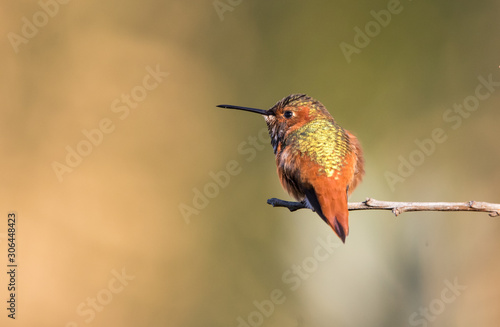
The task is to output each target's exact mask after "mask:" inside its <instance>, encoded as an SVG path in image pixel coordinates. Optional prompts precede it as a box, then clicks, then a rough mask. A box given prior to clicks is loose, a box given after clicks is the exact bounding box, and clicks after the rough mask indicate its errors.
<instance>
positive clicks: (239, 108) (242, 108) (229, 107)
mask: <svg viewBox="0 0 500 327" xmlns="http://www.w3.org/2000/svg"><path fill="white" fill-rule="evenodd" d="M217 107H219V108H225V109H236V110H243V111H250V112H255V113H257V114H261V115H264V116H272V115H274V113H273V112H272V111H270V110H262V109H255V108H248V107H240V106H232V105H230V104H220V105H218V106H217Z"/></svg>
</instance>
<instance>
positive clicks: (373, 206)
mask: <svg viewBox="0 0 500 327" xmlns="http://www.w3.org/2000/svg"><path fill="white" fill-rule="evenodd" d="M267 203H268V204H270V205H272V206H273V207H284V208H288V209H289V210H290V211H295V210H299V209H310V208H309V207H307V206H306V204H305V203H302V202H290V201H284V200H280V199H276V198H272V199H269V200H267ZM349 210H391V211H392V213H393V214H394V215H396V216H398V215H400V214H402V213H403V212H407V211H476V212H487V213H489V215H490V216H491V217H497V216H500V204H497V203H488V202H476V201H469V202H393V201H379V200H375V199H371V198H367V199H366V200H365V201H363V202H351V203H349Z"/></svg>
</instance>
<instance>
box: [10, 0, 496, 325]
mask: <svg viewBox="0 0 500 327" xmlns="http://www.w3.org/2000/svg"><path fill="white" fill-rule="evenodd" d="M381 10H384V11H383V12H381ZM389 10H392V11H393V13H392V14H391V18H390V21H389V20H388V18H387V16H383V13H384V12H389V13H391V11H389ZM372 11H374V13H375V15H374V14H373V13H371V12H372ZM394 12H398V13H394ZM499 14H500V4H499V3H498V2H496V1H484V2H474V3H473V2H469V1H454V2H449V1H439V2H437V3H435V2H429V1H423V0H419V1H407V0H403V1H401V3H399V4H398V3H397V2H395V1H394V0H393V1H389V2H387V1H356V2H349V1H330V2H326V1H312V2H311V1H309V2H304V1H287V2H286V3H285V2H273V1H267V2H265V1H248V0H242V1H238V0H232V1H230V0H220V1H216V2H213V1H189V2H187V1H142V2H138V1H135V2H133V1H107V2H98V1H70V2H68V3H64V1H62V0H61V2H55V0H54V1H49V0H42V1H40V2H36V1H18V2H12V1H3V4H2V10H0V26H1V30H2V35H3V38H2V40H3V41H2V42H1V44H0V54H1V58H2V60H1V64H0V65H1V66H0V67H1V74H0V85H1V92H0V96H1V100H2V109H1V119H0V124H1V125H0V133H1V138H0V149H1V150H0V151H1V157H2V160H1V175H0V178H1V184H0V185H1V187H0V198H1V201H0V203H1V210H0V216H1V217H2V218H1V219H0V258H1V259H0V264H1V266H0V267H1V268H0V272H1V274H0V300H1V303H3V304H2V307H1V310H0V324H1V325H2V326H11V325H12V326H14V325H16V326H65V327H70V326H71V327H73V326H87V325H88V326H187V327H188V326H235V327H238V326H240V327H242V326H252V327H254V326H314V327H323V326H324V327H329V326H471V325H475V326H497V325H498V321H499V319H500V310H499V309H500V277H499V276H500V261H499V260H498V258H499V257H498V255H499V253H500V238H499V237H498V235H499V233H500V220H499V219H498V218H491V217H489V216H488V215H487V214H480V213H406V214H403V215H401V216H399V217H398V218H394V216H393V215H391V214H390V213H389V212H367V211H364V212H354V213H351V218H350V220H351V230H350V235H349V237H348V239H347V243H346V244H345V245H342V246H338V242H339V241H338V240H337V239H336V238H335V237H334V235H333V232H332V231H331V229H330V228H329V227H328V226H327V225H326V224H324V223H323V222H322V221H321V220H320V219H319V218H318V217H317V216H316V215H315V214H314V213H312V212H310V211H305V210H302V211H299V212H296V213H289V212H288V211H287V210H286V209H279V208H275V209H273V208H271V207H270V206H268V205H267V204H266V199H267V198H270V197H280V198H285V199H289V197H288V196H287V195H286V194H285V193H284V192H283V191H282V189H281V187H280V185H279V182H278V178H277V176H276V172H275V166H274V157H273V153H272V149H271V147H270V146H269V144H268V143H269V140H268V139H266V138H264V137H262V135H264V134H262V135H260V136H259V133H261V131H262V129H263V128H264V127H265V124H264V121H263V119H261V118H260V117H258V116H255V115H249V114H244V113H241V112H231V111H224V110H222V109H217V108H215V105H217V104H221V103H229V104H237V105H246V106H254V107H260V108H264V109H266V108H269V107H270V106H272V105H273V104H274V103H275V102H276V101H278V100H279V99H281V98H282V97H284V96H286V95H288V94H290V93H296V92H304V93H308V94H309V95H311V96H313V97H315V98H317V99H319V100H320V101H322V102H323V103H324V104H325V105H326V106H327V108H328V109H329V110H330V112H331V113H332V114H333V115H334V117H335V118H336V119H337V121H338V122H339V123H340V124H341V125H342V126H343V127H345V128H347V129H349V130H351V131H352V132H354V133H355V134H356V135H357V136H358V137H359V139H360V140H361V142H362V145H363V147H364V151H365V156H366V161H367V174H366V178H365V180H364V183H363V184H362V185H361V187H359V188H358V189H357V190H356V192H355V193H354V194H353V197H352V199H351V200H353V201H359V200H364V199H365V198H366V197H374V198H376V199H381V200H395V201H468V200H478V201H489V202H496V203H499V202H500V194H499V191H498V185H499V183H500V169H499V167H498V166H499V162H500V151H499V150H498V141H499V137H500V130H499V129H498V121H499V119H500V111H499V110H498V109H499V105H500V92H498V91H497V90H498V89H499V88H500V87H499V86H496V85H495V86H490V87H491V88H493V90H492V91H490V92H489V94H490V95H489V96H488V97H487V98H486V99H484V100H479V101H478V102H477V105H476V104H475V102H474V101H475V100H474V99H473V98H471V96H472V97H473V96H475V90H476V88H477V87H478V85H480V81H479V79H478V78H479V77H482V78H484V79H486V80H487V79H488V78H491V79H492V80H493V81H500V69H499V68H498V66H499V64H500V60H499V53H500V43H499V42H498V40H499V38H498V37H499V28H500V21H499V20H498V16H499ZM380 15H382V16H380ZM375 16H377V17H379V19H381V22H383V23H384V24H383V25H386V26H382V23H377V22H376V20H375V18H374V17H375ZM384 19H385V20H384ZM370 22H372V23H370ZM35 23H36V25H35ZM367 24H368V25H367ZM377 24H378V25H377ZM37 25H38V26H37ZM366 26H368V28H371V30H369V33H371V35H372V37H369V41H368V40H366V38H364V39H363V37H359V36H358V39H357V42H358V44H361V45H363V46H364V47H363V48H361V47H359V48H358V50H357V53H352V54H351V55H350V56H349V59H350V62H348V60H346V56H345V55H344V54H343V52H342V50H341V44H342V42H344V43H345V44H349V45H350V46H354V45H355V43H354V42H355V41H356V40H355V35H356V33H357V32H356V29H355V28H356V27H358V28H359V29H360V30H362V31H365V27H366ZM377 26H378V29H377ZM364 33H366V32H364ZM363 42H364V43H363ZM368 42H369V43H368ZM366 43H368V44H366ZM151 71H156V73H155V74H153V75H154V76H153V75H151ZM148 76H149V77H148ZM495 83H497V82H495ZM486 90H487V88H486V87H484V88H482V90H481V91H482V92H483V94H484V93H486ZM467 97H469V98H468V100H467V101H469V102H468V106H469V107H470V108H472V109H473V111H462V114H461V115H460V114H459V113H454V112H451V111H450V110H453V105H454V104H463V102H464V100H465V99H467ZM471 106H472V107H471ZM443 115H445V116H446V115H449V116H446V117H448V121H447V120H446V119H444V118H443ZM457 117H461V118H457ZM459 122H460V125H458V123H459ZM99 128H101V129H102V130H103V131H101V132H97V131H96V129H99ZM436 128H441V129H442V130H443V131H444V133H445V135H446V140H445V141H444V142H442V143H440V144H436V146H435V149H434V150H433V151H431V152H430V155H425V157H424V158H423V159H422V158H420V159H422V160H420V159H419V157H418V155H417V154H414V155H415V156H416V157H415V158H414V161H415V160H417V161H418V160H420V161H418V164H419V165H418V166H415V167H413V171H412V172H411V173H409V174H407V175H408V176H407V177H402V176H400V179H399V180H398V182H397V183H395V184H394V183H392V184H391V183H390V182H388V181H387V175H388V172H389V173H393V174H399V173H398V166H399V165H400V160H401V157H402V158H403V159H406V160H409V159H408V158H409V157H410V155H411V153H412V152H414V151H418V149H419V148H418V146H417V145H416V143H415V141H416V140H417V142H418V141H422V140H424V139H428V138H430V137H431V135H432V133H433V131H434V130H435V129H436ZM85 133H87V134H89V133H90V135H91V138H93V141H94V144H92V143H91V142H90V141H89V140H88V138H87V136H85ZM249 137H250V140H252V138H253V137H256V138H257V141H254V142H253V144H254V145H251V143H250V142H249ZM68 149H72V150H68ZM71 151H79V152H76V154H78V153H80V155H79V156H80V157H81V158H80V159H78V157H77V155H75V154H73V155H69V157H67V156H68V153H70V152H71ZM83 154H84V155H83ZM400 156H401V157H400ZM67 160H69V161H68V162H67ZM55 162H56V163H55ZM70 164H71V165H72V166H73V167H72V166H70ZM228 165H229V167H228ZM54 167H57V168H56V169H55V168H54ZM64 167H65V168H64ZM228 168H229V170H230V172H232V173H233V174H232V175H228V174H229V173H227V174H226V173H223V171H227V170H228ZM214 174H215V175H217V176H219V179H220V180H219V182H220V183H222V184H223V186H224V187H220V186H216V184H214V180H213V176H214ZM224 176H225V177H227V176H229V177H230V180H229V181H228V180H226V179H227V178H226V179H224ZM403 180H404V181H403ZM391 185H392V186H391ZM197 192H202V193H203V192H205V193H208V195H209V197H208V198H206V199H204V198H203V197H202V196H200V195H199V193H197ZM197 194H198V195H197ZM188 207H189V209H187V208H188ZM11 210H13V211H15V212H16V213H17V214H18V217H19V218H18V224H17V228H18V229H17V242H18V246H17V249H18V257H17V260H18V264H19V267H18V275H17V283H18V285H17V286H18V293H17V313H16V320H15V321H12V319H8V318H7V314H8V312H7V310H6V307H7V306H6V302H5V301H6V300H7V297H8V291H7V284H8V281H7V278H6V277H7V276H6V275H7V274H6V273H5V271H6V270H7V267H6V265H7V242H6V236H7V214H8V212H10V211H11ZM186 212H187V213H186ZM330 240H331V242H333V243H334V245H335V248H334V250H332V248H325V247H324V246H323V247H321V244H323V243H325V242H326V243H328V242H330ZM318 247H320V248H318ZM318 249H319V250H318ZM318 251H321V252H318ZM318 253H320V254H321V256H318V255H319V254H318ZM315 255H316V256H315ZM298 267H300V268H298ZM299 269H300V271H299ZM454 283H455V284H458V285H459V286H453V287H452V288H453V289H450V285H453V284H454ZM464 287H465V289H464ZM273 291H274V293H273ZM255 301H257V302H256V303H255ZM270 301H271V302H270ZM272 301H275V302H272ZM270 303H272V304H270ZM259 308H260V309H259Z"/></svg>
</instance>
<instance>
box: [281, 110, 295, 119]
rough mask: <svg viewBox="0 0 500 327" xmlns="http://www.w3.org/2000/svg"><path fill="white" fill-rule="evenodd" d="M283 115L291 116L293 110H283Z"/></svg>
mask: <svg viewBox="0 0 500 327" xmlns="http://www.w3.org/2000/svg"><path fill="white" fill-rule="evenodd" d="M283 116H284V117H285V118H292V116H293V112H292V111H290V110H287V111H285V112H284V113H283Z"/></svg>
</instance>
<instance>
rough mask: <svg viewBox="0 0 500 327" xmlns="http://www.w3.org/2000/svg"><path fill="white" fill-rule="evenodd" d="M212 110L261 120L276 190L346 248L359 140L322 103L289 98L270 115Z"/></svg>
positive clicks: (359, 165)
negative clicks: (306, 210) (314, 216)
mask: <svg viewBox="0 0 500 327" xmlns="http://www.w3.org/2000/svg"><path fill="white" fill-rule="evenodd" d="M217 107H220V108H226V109H236V110H243V111H247V112H253V113H257V114H261V115H262V116H264V119H265V121H266V123H267V128H268V131H269V136H270V137H271V145H272V147H273V150H274V154H275V157H276V166H277V170H278V177H279V179H280V182H281V186H282V187H283V189H284V190H285V191H286V192H287V193H288V194H289V195H291V196H292V197H293V198H295V199H296V200H297V201H300V202H302V203H303V204H304V205H305V206H306V207H308V208H310V209H312V210H313V211H315V212H316V213H317V214H318V215H319V216H320V217H321V219H323V221H324V222H326V223H327V224H328V225H329V226H330V227H331V228H332V229H333V231H334V232H335V233H336V234H337V236H338V237H339V238H340V239H341V240H342V242H343V243H345V238H346V236H347V235H348V234H349V210H348V202H347V198H348V196H349V195H350V194H351V193H352V191H354V189H355V188H356V186H357V185H358V184H359V183H360V182H361V180H362V178H363V175H364V159H363V152H362V150H361V145H360V143H359V141H358V139H357V138H356V137H355V136H354V135H353V134H351V133H350V132H349V131H347V130H345V129H343V128H342V127H340V126H339V125H338V124H337V122H336V121H335V120H334V119H333V117H332V115H331V114H330V113H329V112H328V110H327V109H326V107H325V106H324V105H323V104H322V103H321V102H319V101H318V100H316V99H314V98H312V97H310V96H307V95H306V94H292V95H289V96H287V97H285V98H283V99H281V100H280V101H278V102H277V103H276V104H275V105H274V106H273V107H271V108H270V109H269V110H262V109H256V108H248V107H240V106H233V105H225V104H223V105H218V106H217Z"/></svg>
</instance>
